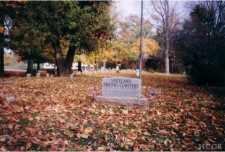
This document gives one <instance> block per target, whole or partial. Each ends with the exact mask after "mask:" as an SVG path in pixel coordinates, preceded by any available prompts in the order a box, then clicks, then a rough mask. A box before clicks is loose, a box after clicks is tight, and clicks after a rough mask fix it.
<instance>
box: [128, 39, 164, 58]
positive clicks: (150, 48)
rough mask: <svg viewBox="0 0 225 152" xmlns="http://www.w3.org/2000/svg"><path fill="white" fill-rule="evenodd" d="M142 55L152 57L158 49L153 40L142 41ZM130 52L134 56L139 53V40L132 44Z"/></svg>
mask: <svg viewBox="0 0 225 152" xmlns="http://www.w3.org/2000/svg"><path fill="white" fill-rule="evenodd" d="M142 49H143V53H146V54H147V55H153V54H155V53H156V51H158V50H159V49H160V47H159V45H158V43H157V42H156V40H154V39H143V48H142ZM131 51H132V52H134V53H135V54H136V55H138V54H139V52H140V38H139V39H138V40H137V41H136V42H134V43H133V45H132V48H131Z"/></svg>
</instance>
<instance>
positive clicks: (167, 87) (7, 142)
mask: <svg viewBox="0 0 225 152" xmlns="http://www.w3.org/2000/svg"><path fill="white" fill-rule="evenodd" d="M107 76H128V77H135V73H129V74H123V73H120V74H116V73H114V74H109V73H108V74H107ZM103 77H104V75H103V74H95V75H78V76H76V77H75V78H74V79H73V80H70V79H69V78H57V77H54V78H53V77H49V78H45V77H41V78H35V77H34V78H31V79H26V78H25V77H23V78H22V77H18V78H17V77H14V78H1V79H0V82H3V81H12V82H13V84H9V85H0V127H1V128H0V150H1V151H2V150H10V151H14V150H21V151H25V150H38V151H42V150H51V151H56V150H97V151H98V150H132V151H133V150H157V151H159V150H182V151H184V150H225V103H224V101H225V97H224V94H225V89H224V88H210V87H208V88H205V87H198V86H194V85H190V84H189V83H188V82H187V80H186V78H185V77H183V76H178V75H171V76H168V75H164V74H152V73H145V74H144V75H143V81H142V94H143V95H144V96H145V97H149V98H150V94H149V92H150V90H162V91H163V94H160V95H157V96H156V97H155V98H153V99H151V100H149V108H147V109H138V108H131V107H120V106H113V105H101V104H97V103H95V102H94V99H93V97H94V94H97V95H100V94H101V89H102V88H101V80H102V78H103ZM223 93H224V94H223ZM7 97H14V98H15V101H14V102H12V103H7V102H5V101H4V100H6V98H7Z"/></svg>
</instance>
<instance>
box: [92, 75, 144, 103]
mask: <svg viewBox="0 0 225 152" xmlns="http://www.w3.org/2000/svg"><path fill="white" fill-rule="evenodd" d="M95 100H96V102H98V103H109V104H115V105H123V106H135V107H148V99H147V98H142V97H141V80H140V79H136V78H127V77H112V78H104V79H103V81H102V96H96V97H95Z"/></svg>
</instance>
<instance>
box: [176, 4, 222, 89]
mask: <svg viewBox="0 0 225 152" xmlns="http://www.w3.org/2000/svg"><path fill="white" fill-rule="evenodd" d="M190 16H191V17H190V20H186V21H185V23H184V25H183V30H181V31H180V32H179V33H178V35H177V39H176V41H175V42H176V43H175V46H176V49H177V50H179V51H180V53H182V54H183V56H184V58H183V61H184V65H185V66H186V68H187V72H188V74H189V75H190V77H191V79H192V80H193V81H194V82H195V83H198V84H201V85H205V84H210V85H222V86H225V70H224V66H225V60H224V58H225V2H224V1H201V2H199V3H198V4H197V5H195V6H194V7H193V8H192V11H191V13H190Z"/></svg>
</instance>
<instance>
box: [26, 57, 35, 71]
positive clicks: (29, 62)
mask: <svg viewBox="0 0 225 152" xmlns="http://www.w3.org/2000/svg"><path fill="white" fill-rule="evenodd" d="M33 63H34V62H33V59H28V61H27V73H30V74H32V73H33Z"/></svg>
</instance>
